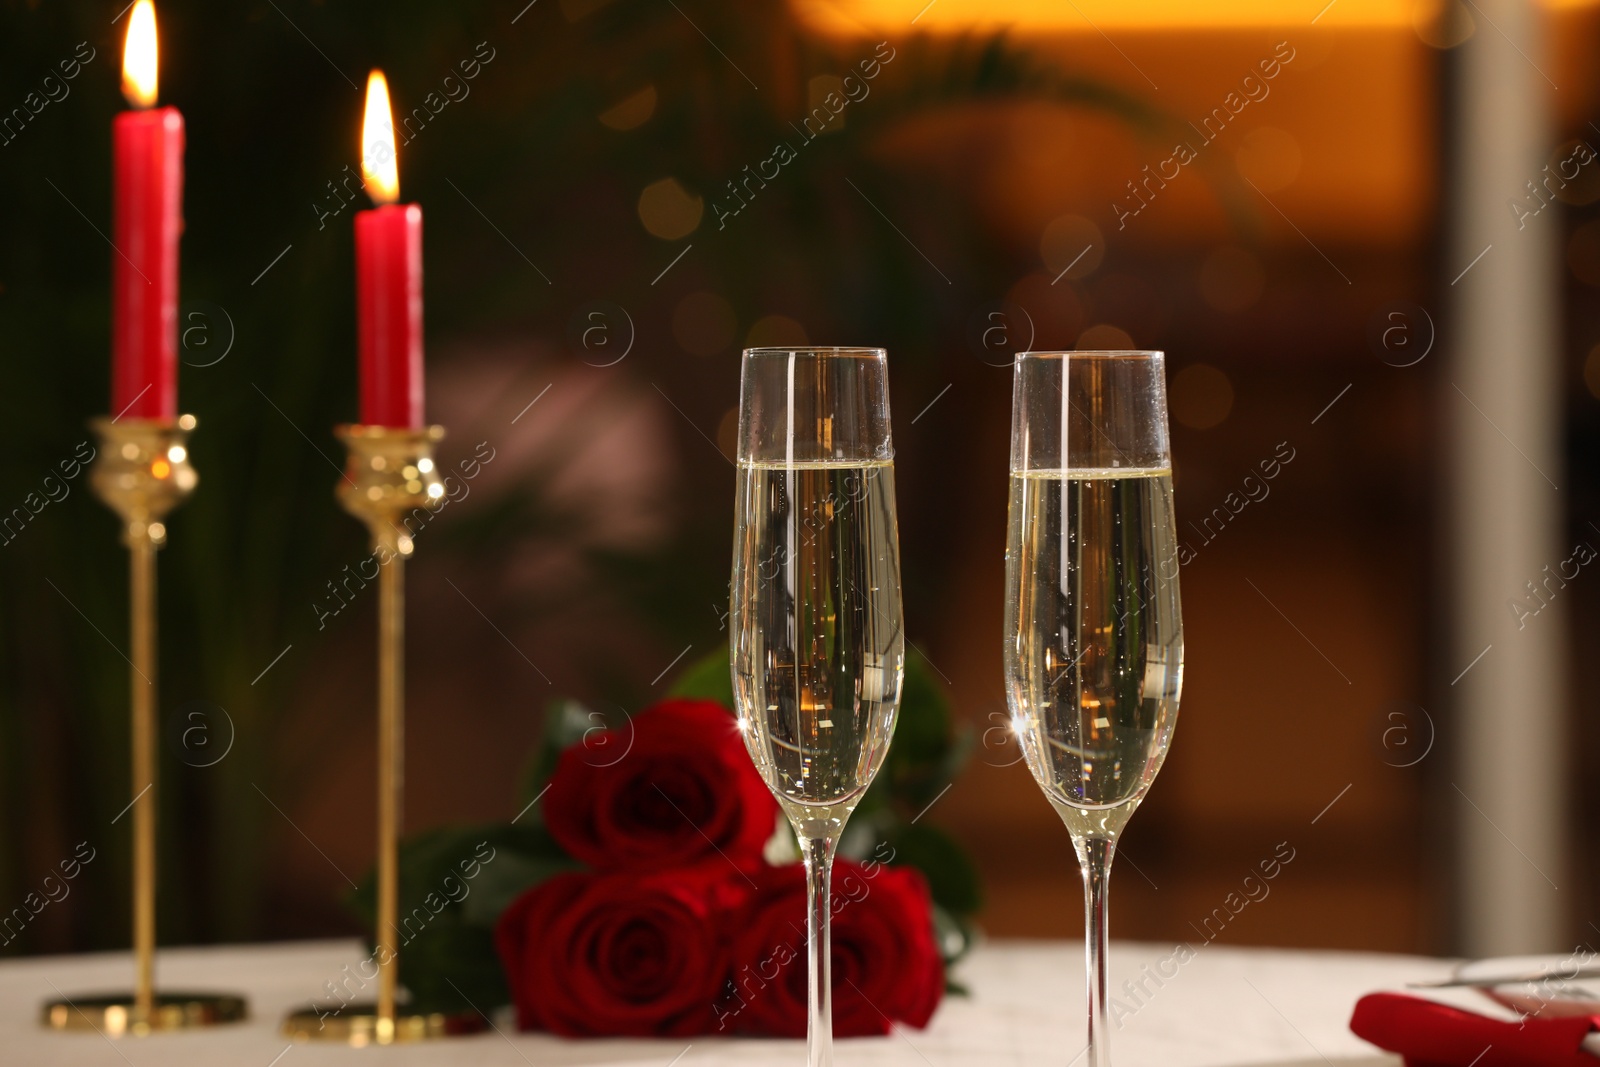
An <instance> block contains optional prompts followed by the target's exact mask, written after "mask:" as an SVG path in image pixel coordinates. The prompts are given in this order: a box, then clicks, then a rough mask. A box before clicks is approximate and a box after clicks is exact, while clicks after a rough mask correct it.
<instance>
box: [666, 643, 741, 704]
mask: <svg viewBox="0 0 1600 1067" xmlns="http://www.w3.org/2000/svg"><path fill="white" fill-rule="evenodd" d="M671 693H672V695H673V696H675V697H694V698H696V699H699V700H715V701H717V702H718V703H719V704H721V705H723V706H724V707H726V708H729V709H730V710H731V709H732V708H733V670H732V667H731V666H730V664H729V662H728V646H727V644H725V643H722V644H718V645H717V647H716V648H714V649H712V650H711V651H710V652H708V653H706V654H705V655H704V656H701V657H700V658H699V659H697V660H695V661H694V662H693V663H691V664H689V666H688V667H686V668H684V671H683V673H682V674H680V675H678V680H677V681H675V682H673V683H672V690H671Z"/></svg>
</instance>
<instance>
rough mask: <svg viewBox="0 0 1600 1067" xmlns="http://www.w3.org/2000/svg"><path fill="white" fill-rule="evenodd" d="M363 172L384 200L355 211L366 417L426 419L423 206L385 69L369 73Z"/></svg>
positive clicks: (377, 422) (411, 422)
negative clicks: (407, 179)
mask: <svg viewBox="0 0 1600 1067" xmlns="http://www.w3.org/2000/svg"><path fill="white" fill-rule="evenodd" d="M361 172H362V177H363V179H364V180H365V182H366V188H367V193H368V195H369V196H371V197H372V200H373V203H375V204H377V205H378V206H377V207H375V208H373V209H372V210H371V211H362V212H359V213H358V214H357V215H356V331H357V342H358V347H359V350H360V354H361V421H362V422H363V423H365V424H366V425H368V426H398V427H406V428H410V429H420V428H421V427H422V208H420V207H418V206H417V205H416V204H396V203H394V201H395V200H397V199H399V196H400V178H399V167H398V165H397V162H396V160H395V144H394V119H393V113H392V112H391V111H390V108H389V86H388V83H387V82H386V81H385V80H384V77H383V72H382V71H377V70H375V71H373V72H372V73H371V75H369V76H368V78H367V107H366V115H365V118H364V120H363V121H362V124H361Z"/></svg>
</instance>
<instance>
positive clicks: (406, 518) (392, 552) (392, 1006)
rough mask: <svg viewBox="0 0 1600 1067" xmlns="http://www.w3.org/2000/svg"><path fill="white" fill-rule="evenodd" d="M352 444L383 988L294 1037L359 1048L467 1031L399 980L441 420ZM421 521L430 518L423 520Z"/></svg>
mask: <svg viewBox="0 0 1600 1067" xmlns="http://www.w3.org/2000/svg"><path fill="white" fill-rule="evenodd" d="M338 433H339V437H340V438H341V439H342V440H343V441H344V443H345V446H346V447H347V448H348V449H349V458H348V460H347V462H346V464H345V476H344V481H343V482H341V483H340V486H339V500H340V502H341V503H342V504H343V505H344V507H345V510H347V511H349V512H350V513H351V514H352V515H354V516H356V517H357V518H358V519H360V520H361V521H362V522H364V523H366V525H367V529H368V530H369V531H370V532H371V534H372V551H373V555H374V557H375V558H376V559H377V561H378V573H379V577H378V862H377V867H378V901H377V903H378V906H377V929H376V930H375V931H374V933H373V940H374V942H375V944H376V945H377V951H376V952H375V953H374V957H375V962H376V964H377V979H378V995H377V999H376V1003H373V1004H348V1005H329V1006H325V1007H321V1008H319V1007H316V1006H313V1007H311V1008H310V1009H307V1010H303V1011H297V1012H294V1013H293V1014H291V1015H290V1016H289V1017H288V1018H287V1019H285V1020H284V1023H283V1032H284V1034H285V1035H286V1036H288V1037H292V1038H295V1039H297V1040H328V1041H340V1042H346V1043H349V1044H352V1045H367V1044H379V1045H387V1044H391V1043H394V1042H400V1041H417V1040H422V1039H424V1038H430V1037H441V1036H443V1035H445V1034H447V1033H455V1032H460V1031H461V1030H462V1029H463V1027H462V1024H460V1023H458V1022H457V1021H456V1020H453V1019H451V1018H450V1017H449V1016H446V1015H443V1014H440V1013H419V1012H409V1011H405V1010H403V1009H402V1008H401V1007H400V1005H399V1002H398V996H397V994H398V991H399V985H400V946H399V943H398V939H399V919H400V830H401V824H402V812H403V806H402V802H403V800H404V794H405V770H404V768H405V632H406V630H405V626H406V624H405V561H406V558H407V557H408V556H410V555H411V553H412V551H413V550H414V549H415V543H414V542H413V541H412V538H411V532H410V530H411V522H410V517H411V516H412V515H413V514H414V513H416V512H417V511H419V510H420V511H432V510H434V509H436V508H437V507H438V502H439V501H440V500H442V499H443V497H444V483H443V482H442V481H440V479H439V475H438V472H437V471H436V470H435V468H434V462H433V446H434V443H435V442H437V441H438V440H440V439H441V438H442V437H444V428H443V427H442V426H429V427H425V428H423V429H416V430H413V429H405V428H399V427H387V426H342V427H340V428H339V430H338ZM417 525H418V527H419V528H420V526H421V523H418V524H417Z"/></svg>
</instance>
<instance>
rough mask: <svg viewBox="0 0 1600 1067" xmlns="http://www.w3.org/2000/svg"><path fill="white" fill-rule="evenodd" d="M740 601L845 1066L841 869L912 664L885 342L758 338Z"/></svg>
mask: <svg viewBox="0 0 1600 1067" xmlns="http://www.w3.org/2000/svg"><path fill="white" fill-rule="evenodd" d="M738 467H739V474H738V476H739V488H738V510H737V518H736V520H735V527H734V548H733V582H732V586H731V605H730V607H731V612H732V625H733V640H732V663H733V691H734V697H735V703H736V704H737V705H738V711H739V729H740V730H741V731H742V732H743V734H744V740H745V745H746V747H748V748H749V750H750V758H751V759H752V760H753V761H754V762H755V765H756V769H757V770H759V771H760V773H761V777H762V778H763V779H764V780H765V781H766V783H767V786H768V788H770V789H771V790H772V792H773V795H774V796H776V797H777V799H778V803H779V805H780V806H781V807H782V808H783V810H784V813H785V814H786V815H788V817H789V821H790V822H791V823H792V824H793V825H794V831H795V835H796V836H797V837H798V838H799V840H800V848H801V851H802V853H803V854H804V857H805V868H806V876H807V894H806V899H807V903H808V909H807V923H806V925H807V931H806V932H807V944H808V953H807V962H808V967H809V977H808V980H807V981H808V984H807V1004H808V1018H807V1027H806V1029H807V1046H808V1054H809V1061H808V1062H809V1063H810V1067H831V1065H832V1063H833V990H832V980H831V974H830V971H831V966H830V956H829V938H828V921H829V916H830V915H831V911H830V909H829V902H828V888H829V874H830V871H831V868H832V865H833V855H834V850H835V848H836V847H837V845H838V843H839V837H840V835H841V834H842V833H843V832H844V827H845V822H846V820H848V819H849V818H850V813H851V812H852V811H854V810H855V807H856V805H857V804H858V803H859V802H860V801H861V797H862V795H863V794H864V793H866V791H867V786H869V785H871V784H872V779H873V777H874V776H875V775H876V774H877V773H878V768H879V767H881V766H882V765H883V759H884V756H885V755H886V754H887V752H888V750H889V739H890V737H891V735H892V734H893V733H894V723H895V713H896V710H897V709H898V707H899V704H900V683H901V675H902V672H903V670H904V664H905V636H904V629H903V625H902V617H901V607H900V549H899V536H898V532H897V528H896V522H895V509H894V446H893V444H892V443H891V441H890V439H889V382H888V370H887V365H886V362H885V353H884V351H883V349H881V348H752V349H748V350H746V352H745V354H744V364H743V373H742V375H741V380H740V390H739V464H738Z"/></svg>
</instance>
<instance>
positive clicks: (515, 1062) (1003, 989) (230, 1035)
mask: <svg viewBox="0 0 1600 1067" xmlns="http://www.w3.org/2000/svg"><path fill="white" fill-rule="evenodd" d="M1172 950H1173V946H1170V945H1149V944H1131V943H1119V944H1117V945H1115V946H1114V947H1113V950H1112V954H1111V981H1112V985H1113V987H1114V988H1120V987H1121V985H1122V983H1123V981H1124V980H1126V979H1130V978H1136V977H1137V976H1138V974H1139V971H1140V968H1141V966H1143V965H1146V964H1148V965H1151V966H1152V967H1153V966H1154V965H1155V964H1156V963H1157V962H1158V961H1160V960H1162V959H1163V958H1166V957H1169V956H1170V955H1171V953H1172ZM362 955H363V953H362V952H361V951H360V948H359V946H358V945H357V944H356V943H355V942H353V941H318V942H300V943H291V944H275V945H249V946H225V947H219V948H190V949H172V950H168V951H166V952H163V953H162V955H161V957H160V959H159V961H158V974H159V980H160V985H161V986H162V987H164V988H169V989H186V990H210V991H217V992H222V991H233V992H243V993H245V994H246V995H248V997H249V998H250V1009H251V1018H250V1021H248V1022H244V1023H239V1024H235V1025H231V1026H225V1027H218V1028H215V1029H211V1030H206V1031H190V1032H188V1033H180V1034H160V1035H155V1036H152V1037H146V1038H119V1039H117V1040H116V1041H114V1042H113V1041H112V1040H111V1039H109V1038H105V1037H101V1036H98V1035H96V1034H95V1033H93V1032H87V1033H54V1032H50V1031H46V1030H44V1029H43V1028H41V1027H40V1026H39V1023H38V1013H39V1006H40V1004H41V1003H42V1002H43V1001H46V1000H49V999H53V998H55V997H56V995H57V993H56V990H57V988H59V989H60V991H61V992H62V993H64V994H66V995H67V996H69V997H70V996H74V995H76V994H87V993H93V992H97V991H106V990H110V989H115V988H119V987H123V988H125V987H126V986H127V985H128V983H129V981H130V979H131V966H130V964H129V960H128V957H127V956H126V955H85V956H46V957H37V958H30V959H18V960H11V961H7V962H5V963H3V964H0V1065H4V1067H11V1065H28V1067H51V1065H55V1064H70V1065H72V1067H95V1065H99V1064H105V1065H109V1067H189V1065H196V1067H199V1065H205V1067H235V1065H237V1067H321V1065H329V1064H349V1063H375V1062H378V1061H382V1062H383V1063H394V1064H463V1065H466V1064H470V1065H472V1067H500V1065H506V1067H564V1065H584V1067H668V1064H669V1063H671V1064H672V1065H673V1067H710V1065H718V1067H721V1065H730V1067H731V1065H735V1064H737V1065H740V1067H743V1065H745V1064H758V1065H761V1064H774V1065H778V1064H781V1065H786V1067H799V1065H802V1064H804V1062H805V1052H804V1048H803V1044H802V1043H801V1042H797V1041H773V1040H766V1041H761V1040H738V1041H734V1040H726V1039H716V1038H709V1037H705V1038H696V1039H695V1040H693V1041H692V1042H691V1041H689V1040H678V1041H623V1040H605V1041H597V1040H590V1041H563V1040H560V1039H557V1038H552V1037H548V1036H546V1035H541V1034H522V1033H518V1032H516V1031H515V1030H514V1029H513V1028H512V1025H511V1023H510V1021H509V1020H507V1019H504V1018H500V1019H497V1020H496V1022H497V1023H498V1029H497V1031H490V1032H486V1033H483V1034H478V1035H474V1036H472V1037H465V1038H452V1039H448V1040H444V1041H437V1042H430V1043H428V1044H424V1045H406V1046H391V1047H387V1048H366V1049H359V1050H357V1049H350V1048H345V1047H342V1046H327V1045H316V1044H304V1045H291V1043H290V1042H289V1041H288V1040H287V1039H285V1038H283V1037H282V1036H280V1035H279V1033H278V1025H279V1022H280V1021H281V1018H282V1016H283V1015H284V1014H285V1012H287V1011H288V1010H290V1009H291V1008H294V1007H300V1006H303V1005H304V1004H305V1003H307V1002H309V1001H310V1000H311V999H313V998H314V997H315V996H316V994H317V991H318V990H319V989H320V988H321V987H322V984H323V982H324V981H326V980H328V979H330V978H333V977H335V976H336V975H337V974H338V973H339V970H340V968H341V967H343V966H344V965H345V964H346V963H350V964H354V963H355V962H356V961H358V960H359V959H361V957H362ZM1166 969H1167V971H1168V972H1170V971H1171V965H1170V964H1168V965H1167V968H1166ZM1082 970H1083V956H1082V947H1081V946H1080V945H1078V944H1075V943H1069V942H1055V941H1009V942H992V943H989V944H986V945H984V946H982V947H980V948H979V949H978V950H977V951H975V952H974V953H973V954H972V955H971V956H970V957H968V959H967V960H966V961H964V962H963V963H962V964H961V966H960V970H959V973H958V977H959V978H960V979H961V980H962V981H963V982H965V983H966V984H967V986H968V987H969V988H970V989H971V990H972V995H971V996H969V997H947V998H946V999H945V1001H944V1003H943V1004H942V1005H941V1006H940V1008H939V1011H938V1014H936V1015H935V1016H934V1018H933V1022H932V1023H931V1024H930V1025H929V1027H928V1029H927V1030H921V1031H919V1030H905V1031H903V1032H900V1033H897V1034H896V1035H892V1036H889V1037H884V1038H866V1039H854V1040H845V1041H840V1042H838V1044H837V1052H836V1062H837V1064H838V1067H853V1065H856V1064H872V1065H875V1067H876V1065H894V1067H902V1065H903V1067H946V1065H955V1064H973V1065H985V1067H989V1065H1010V1064H1019V1065H1020V1064H1030V1065H1031V1064H1050V1065H1054V1067H1068V1065H1069V1064H1070V1063H1071V1062H1072V1060H1073V1057H1074V1056H1077V1055H1078V1054H1079V1053H1080V1051H1081V1050H1082V1047H1083V1011H1084V1006H1083V975H1082ZM1448 972H1449V965H1448V964H1446V963H1444V962H1443V961H1439V960H1427V959H1418V958H1415V957H1405V956H1381V955H1359V954H1352V953H1340V952H1302V951H1284V950H1273V949H1229V948H1222V947H1220V946H1216V945H1207V946H1204V947H1202V948H1200V949H1199V950H1198V954H1197V955H1196V956H1195V958H1194V959H1192V960H1190V961H1189V962H1187V963H1186V964H1184V965H1183V966H1182V968H1181V970H1179V972H1178V974H1177V976H1176V977H1174V978H1172V979H1170V980H1168V981H1166V982H1165V984H1164V985H1163V986H1162V987H1161V988H1159V989H1155V987H1154V986H1153V985H1149V984H1148V983H1147V986H1148V988H1151V989H1154V993H1153V995H1152V996H1150V997H1148V998H1146V999H1145V1003H1144V1004H1143V1006H1142V1007H1139V1008H1138V1010H1137V1011H1135V1012H1134V1013H1133V1014H1132V1015H1131V1016H1128V1017H1126V1018H1124V1019H1123V1022H1122V1026H1121V1029H1120V1030H1118V1031H1117V1032H1116V1033H1115V1035H1114V1042H1113V1046H1112V1047H1113V1050H1114V1056H1115V1060H1116V1063H1117V1067H1158V1065H1159V1067H1251V1065H1261V1067H1327V1065H1329V1064H1332V1065H1333V1067H1355V1065H1357V1064H1360V1065H1362V1067H1378V1065H1391V1064H1398V1063H1399V1062H1400V1061H1399V1060H1398V1059H1397V1058H1393V1057H1387V1056H1384V1055H1381V1054H1379V1053H1378V1052H1377V1050H1376V1049H1374V1048H1372V1047H1371V1046H1369V1045H1367V1044H1366V1043H1365V1042H1363V1041H1361V1040H1360V1039H1358V1038H1356V1037H1355V1036H1354V1035H1352V1034H1351V1033H1350V1031H1349V1029H1348V1028H1347V1026H1346V1024H1347V1022H1348V1021H1349V1018H1350V1010H1351V1008H1352V1007H1353V1006H1354V1004H1355V1002H1356V999H1357V998H1358V997H1360V996H1361V995H1362V994H1363V993H1367V992H1371V991H1373V990H1376V989H1380V988H1395V987H1398V986H1399V985H1401V984H1402V983H1404V982H1406V981H1410V980H1413V979H1419V978H1433V977H1444V976H1445V975H1447V974H1448ZM1124 999H1125V1000H1127V998H1126V996H1125V995H1124ZM1127 1002H1128V1004H1129V1006H1130V1007H1132V1006H1133V1002H1132V1001H1131V1000H1128V1001H1127ZM686 1047H687V1051H685V1048H686ZM680 1054H681V1058H680V1059H678V1060H676V1062H675V1063H674V1062H673V1057H675V1056H679V1055H680ZM275 1057H278V1058H276V1059H275Z"/></svg>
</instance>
